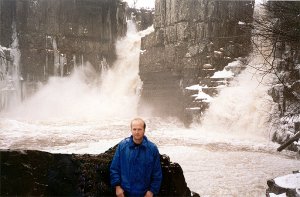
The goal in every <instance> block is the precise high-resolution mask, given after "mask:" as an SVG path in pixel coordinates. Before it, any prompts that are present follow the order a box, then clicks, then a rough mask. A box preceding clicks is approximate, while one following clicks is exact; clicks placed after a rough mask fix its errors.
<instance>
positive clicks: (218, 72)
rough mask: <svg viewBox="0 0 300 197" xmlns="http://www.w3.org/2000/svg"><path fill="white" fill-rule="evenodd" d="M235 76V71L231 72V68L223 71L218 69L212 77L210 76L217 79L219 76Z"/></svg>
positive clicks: (225, 77)
mask: <svg viewBox="0 0 300 197" xmlns="http://www.w3.org/2000/svg"><path fill="white" fill-rule="evenodd" d="M233 76H234V73H233V72H231V71H230V70H229V71H227V70H226V69H225V68H224V69H223V70H222V71H217V72H215V73H214V75H213V76H212V77H210V78H211V79H217V78H224V79H227V78H232V77H233Z"/></svg>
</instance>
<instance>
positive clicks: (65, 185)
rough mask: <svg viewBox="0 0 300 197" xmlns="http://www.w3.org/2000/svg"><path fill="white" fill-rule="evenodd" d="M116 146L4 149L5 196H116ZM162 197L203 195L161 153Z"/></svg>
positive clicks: (3, 176)
mask: <svg viewBox="0 0 300 197" xmlns="http://www.w3.org/2000/svg"><path fill="white" fill-rule="evenodd" d="M115 149H116V146H115V147H113V148H111V149H109V150H107V151H106V152H105V153H102V154H99V155H88V154H84V155H78V154H51V153H48V152H42V151H37V150H0V159H1V171H0V172H1V173H0V175H1V179H0V181H1V191H0V195H1V196H114V192H113V190H112V189H111V187H110V183H109V182H110V178H109V166H110V162H111V160H112V157H113V155H114V152H115ZM161 164H162V169H163V182H162V186H161V189H160V192H159V196H199V195H198V194H196V193H194V192H191V191H190V189H189V187H188V186H187V184H186V182H185V178H184V175H183V171H182V168H181V167H180V165H179V164H177V163H173V162H171V161H170V159H169V157H168V156H167V155H161Z"/></svg>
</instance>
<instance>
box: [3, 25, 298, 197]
mask: <svg viewBox="0 0 300 197" xmlns="http://www.w3.org/2000/svg"><path fill="white" fill-rule="evenodd" d="M151 31H153V29H148V30H146V31H144V32H138V33H137V32H136V31H135V30H134V26H133V25H132V24H130V23H129V31H128V34H127V36H126V38H124V39H122V40H120V41H118V43H117V54H118V60H117V62H116V63H115V64H114V65H113V66H112V67H111V68H110V69H103V72H102V74H101V75H100V74H97V73H96V72H94V70H93V68H92V66H90V65H89V64H88V63H87V64H86V66H85V67H78V68H77V69H76V70H75V71H74V72H73V74H72V75H71V76H69V77H65V78H60V77H52V78H51V79H50V80H49V82H48V83H47V84H45V85H43V86H42V87H41V88H40V90H39V91H38V92H37V93H36V94H34V95H33V96H32V97H31V98H29V99H27V100H25V101H23V103H21V104H16V105H15V106H13V107H11V108H9V109H8V110H6V111H3V112H2V113H1V114H0V130H1V132H0V148H1V149H36V150H43V151H49V152H52V153H78V154H83V153H89V154H99V153H102V152H104V151H105V150H107V149H108V148H110V147H112V146H114V145H115V144H117V143H118V142H119V141H120V140H121V139H123V138H124V137H127V136H128V135H130V127H129V122H130V120H131V119H132V118H133V117H136V116H142V117H143V118H144V119H145V120H146V123H147V129H146V135H147V136H148V137H149V138H150V139H151V140H152V141H153V142H155V143H156V144H157V145H158V147H159V150H160V153H161V154H167V155H169V156H170V159H171V161H173V162H177V163H179V164H180V165H181V167H182V168H183V172H184V176H185V178H186V182H187V184H188V186H189V187H190V189H191V190H192V191H195V192H197V193H199V194H200V195H201V196H211V197H216V196H222V197H223V196H265V190H266V188H267V184H266V182H267V180H268V179H271V178H274V177H276V176H280V175H284V174H287V173H291V172H292V171H293V170H299V167H300V159H299V156H297V153H294V152H290V151H282V152H281V153H279V152H277V151H276V148H277V147H278V144H275V143H273V142H271V140H270V136H271V133H272V129H271V128H269V126H268V125H269V122H268V121H269V112H270V111H271V110H272V107H273V105H272V102H271V98H269V97H268V96H267V94H266V90H267V87H265V86H264V85H263V84H262V83H259V81H258V80H256V77H254V76H255V74H254V73H253V72H252V71H251V69H246V70H245V71H244V72H243V73H242V74H240V75H239V76H238V77H237V78H236V79H235V80H234V81H233V82H232V85H231V86H230V87H228V88H224V90H223V91H222V92H221V93H220V94H219V96H218V97H217V98H215V99H214V101H213V102H212V104H211V107H210V109H209V110H208V111H207V113H206V114H205V116H204V118H203V120H201V124H200V123H199V122H197V121H196V122H194V123H193V124H192V125H191V127H190V128H185V127H184V126H183V124H182V123H181V122H180V121H178V120H177V119H176V118H173V117H168V118H161V117H153V116H151V114H150V113H149V114H138V113H137V105H138V100H139V92H140V90H141V87H142V82H141V81H140V79H139V76H138V58H139V54H140V50H139V49H140V38H141V37H142V36H144V35H146V34H148V33H149V32H151ZM256 61H258V60H257V59H255V58H254V60H253V61H252V63H253V64H256ZM145 111H147V110H145ZM149 111H150V110H149Z"/></svg>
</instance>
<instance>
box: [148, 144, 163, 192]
mask: <svg viewBox="0 0 300 197" xmlns="http://www.w3.org/2000/svg"><path fill="white" fill-rule="evenodd" d="M161 182H162V170H161V164H160V155H159V152H158V149H157V148H156V151H155V160H154V166H153V171H152V174H151V184H150V191H151V192H152V193H153V194H155V195H157V194H158V192H159V189H160V185H161Z"/></svg>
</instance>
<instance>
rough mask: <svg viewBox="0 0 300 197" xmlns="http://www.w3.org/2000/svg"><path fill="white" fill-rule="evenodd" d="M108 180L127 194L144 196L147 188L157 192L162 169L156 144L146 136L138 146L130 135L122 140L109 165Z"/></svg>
mask: <svg viewBox="0 0 300 197" xmlns="http://www.w3.org/2000/svg"><path fill="white" fill-rule="evenodd" d="M110 181H111V185H112V186H113V187H115V186H117V185H120V186H121V187H122V188H123V190H124V191H125V192H126V193H127V194H128V195H129V196H144V195H145V193H146V192H147V191H148V190H150V191H151V192H152V193H153V194H157V193H158V192H159V189H160V184H161V181H162V171H161V165H160V155H159V152H158V149H157V147H156V145H155V144H154V143H152V142H150V141H149V140H148V139H147V137H146V136H144V139H143V141H142V144H140V145H139V146H136V145H135V144H134V142H133V138H132V136H131V137H128V138H125V139H124V140H122V141H121V142H120V143H119V145H118V148H117V150H116V153H115V155H114V158H113V160H112V163H111V166H110Z"/></svg>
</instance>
